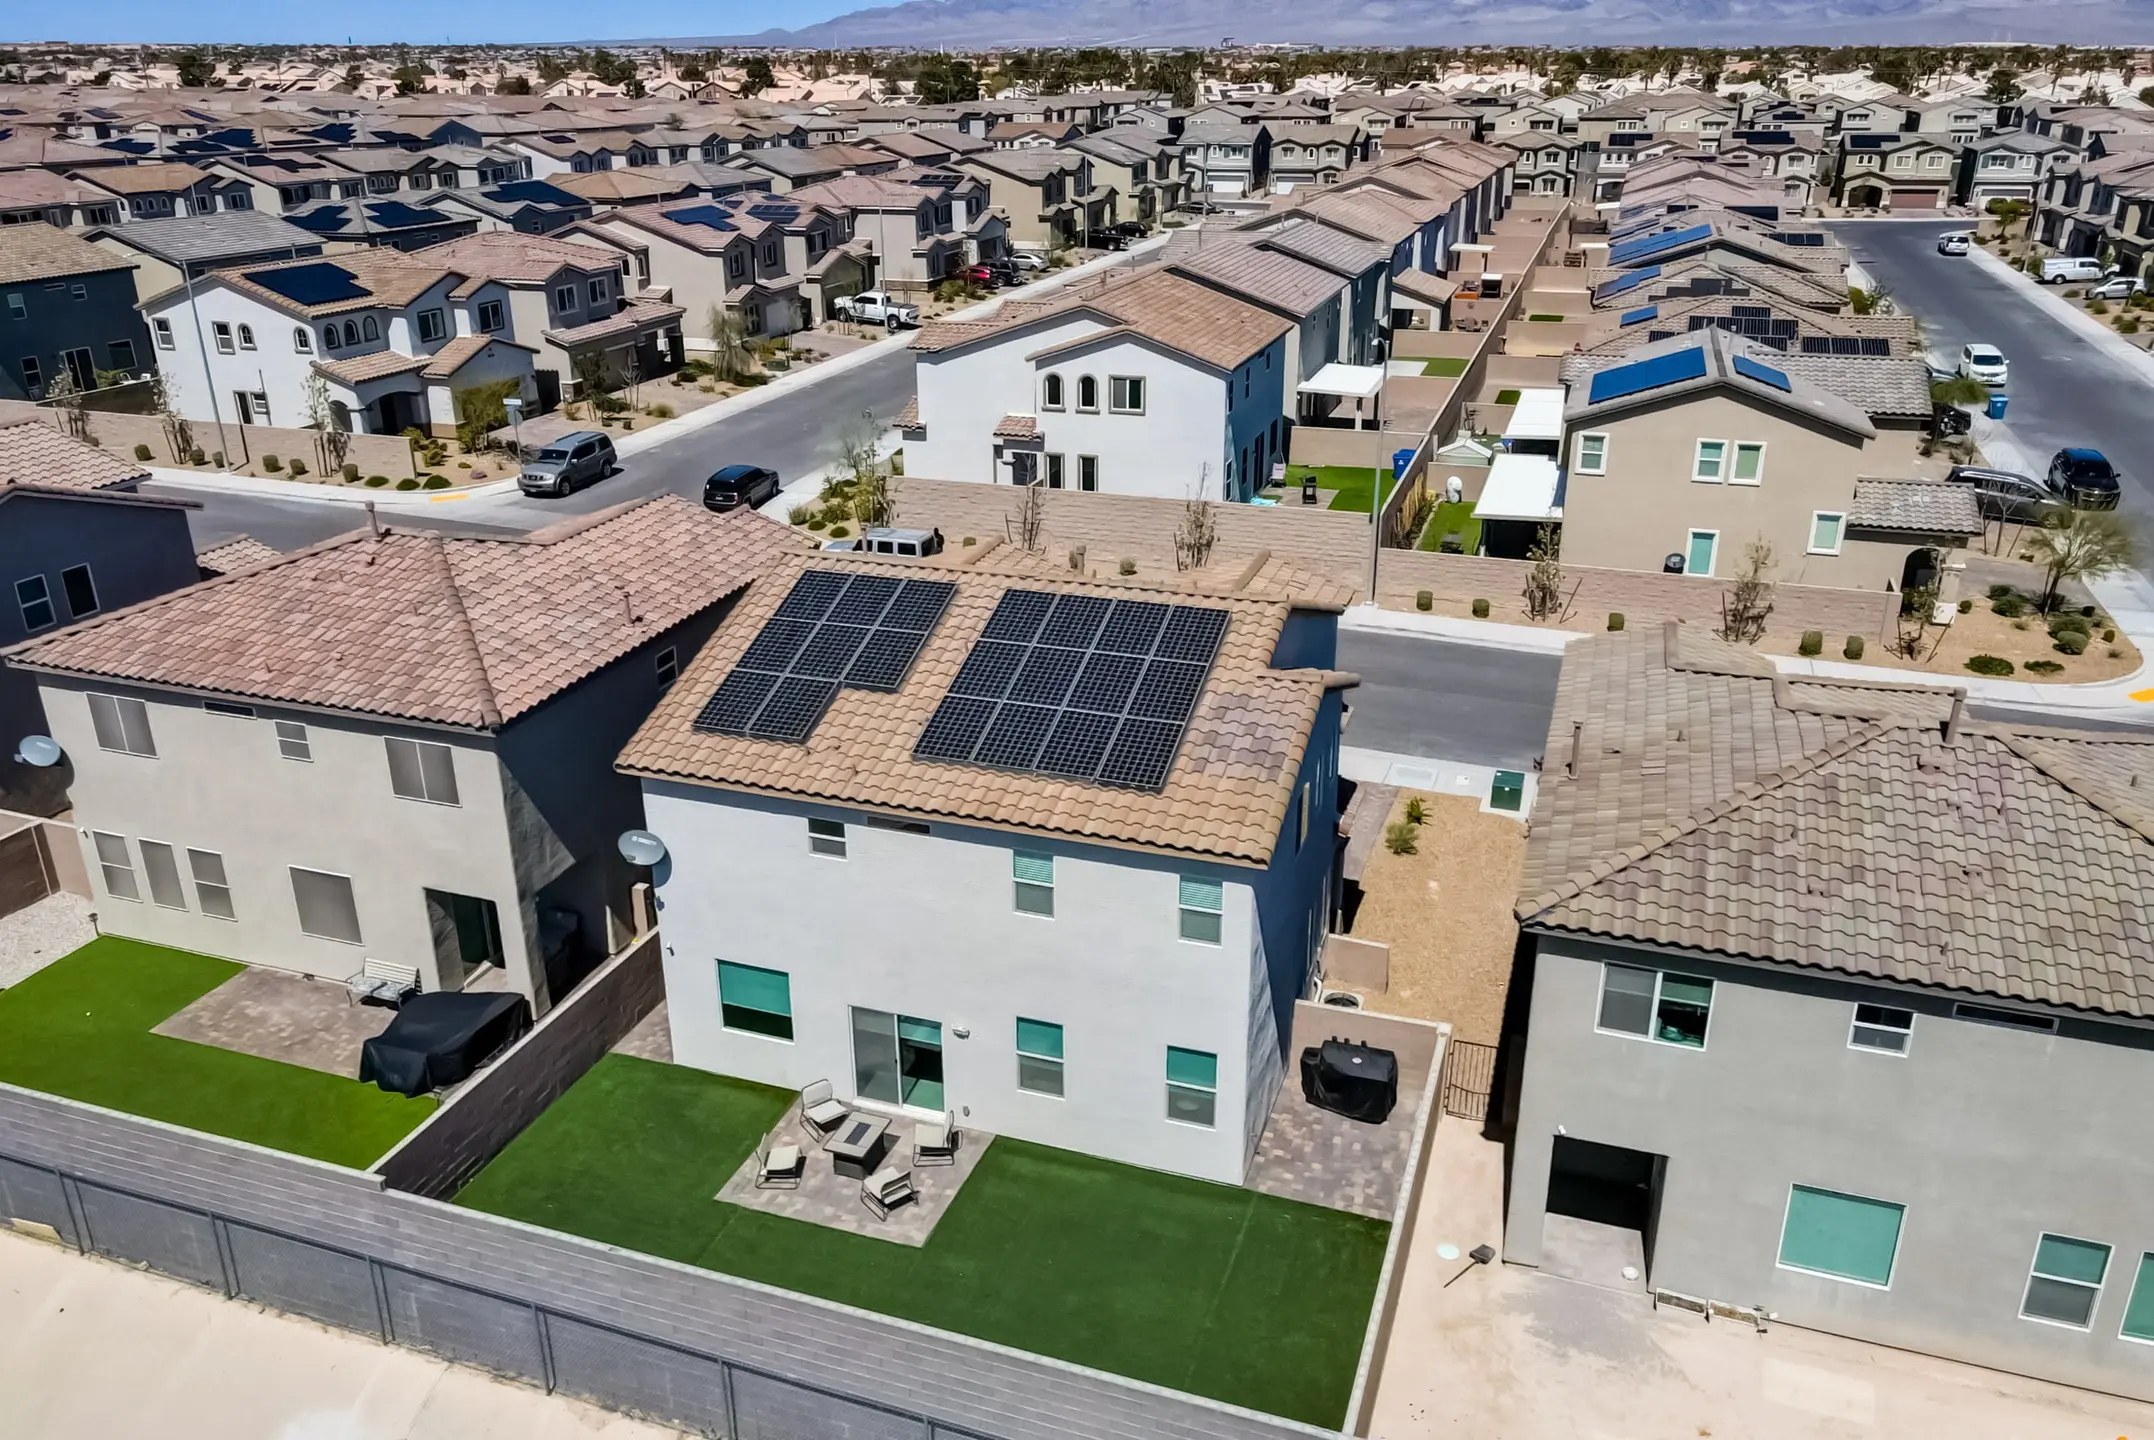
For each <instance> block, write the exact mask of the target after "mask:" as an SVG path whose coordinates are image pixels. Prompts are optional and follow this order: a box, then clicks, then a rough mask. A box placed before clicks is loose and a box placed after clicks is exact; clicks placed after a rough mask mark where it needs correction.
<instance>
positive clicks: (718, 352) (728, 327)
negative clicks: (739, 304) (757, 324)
mask: <svg viewBox="0 0 2154 1440" xmlns="http://www.w3.org/2000/svg"><path fill="white" fill-rule="evenodd" d="M704 320H705V323H706V324H707V325H708V326H709V327H710V332H711V373H712V374H714V375H716V376H717V377H718V378H719V379H720V380H739V379H741V378H742V377H743V376H745V375H747V374H748V373H749V372H750V371H751V370H753V369H754V368H755V349H754V347H752V346H751V345H749V343H748V321H747V319H746V318H745V317H744V316H742V314H741V313H740V312H739V311H738V310H728V309H725V308H724V307H723V306H719V305H713V306H711V307H710V313H709V314H708V315H706V316H705V317H704Z"/></svg>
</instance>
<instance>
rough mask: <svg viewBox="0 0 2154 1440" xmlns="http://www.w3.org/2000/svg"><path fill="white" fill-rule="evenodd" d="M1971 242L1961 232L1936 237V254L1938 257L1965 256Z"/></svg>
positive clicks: (1963, 232)
mask: <svg viewBox="0 0 2154 1440" xmlns="http://www.w3.org/2000/svg"><path fill="white" fill-rule="evenodd" d="M1973 243H1974V242H1973V240H1972V239H1971V238H1970V237H1969V236H1968V235H1967V233H1966V232H1965V231H1963V230H1961V231H1954V232H1953V233H1952V234H1950V235H1940V236H1938V237H1937V253H1938V254H1940V255H1965V254H1966V253H1967V251H1968V249H1969V248H1970V247H1971V246H1972V245H1973Z"/></svg>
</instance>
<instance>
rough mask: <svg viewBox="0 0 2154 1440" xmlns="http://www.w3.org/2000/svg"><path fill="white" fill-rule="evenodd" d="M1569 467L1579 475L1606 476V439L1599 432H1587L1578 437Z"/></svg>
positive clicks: (1604, 435) (1605, 436)
mask: <svg viewBox="0 0 2154 1440" xmlns="http://www.w3.org/2000/svg"><path fill="white" fill-rule="evenodd" d="M1571 466H1572V468H1573V469H1575V470H1576V471H1577V472H1578V473H1579V474H1581V475H1606V474H1607V473H1608V437H1607V435H1606V434H1604V433H1603V432H1601V431H1598V430H1588V431H1585V432H1583V433H1581V434H1580V435H1579V437H1578V444H1577V446H1576V448H1575V453H1574V455H1573V458H1572V462H1571Z"/></svg>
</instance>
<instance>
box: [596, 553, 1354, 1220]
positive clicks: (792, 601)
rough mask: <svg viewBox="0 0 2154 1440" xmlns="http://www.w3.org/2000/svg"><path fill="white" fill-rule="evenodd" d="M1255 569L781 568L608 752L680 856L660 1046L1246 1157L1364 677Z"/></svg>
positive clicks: (1302, 600)
mask: <svg viewBox="0 0 2154 1440" xmlns="http://www.w3.org/2000/svg"><path fill="white" fill-rule="evenodd" d="M1270 573H1271V575H1272V576H1273V578H1271V579H1266V578H1265V577H1264V574H1262V573H1260V575H1259V576H1258V577H1257V578H1255V579H1253V580H1251V581H1250V582H1248V583H1247V584H1245V585H1241V586H1240V587H1239V588H1235V586H1236V582H1238V581H1239V579H1240V577H1239V576H1237V577H1236V578H1235V580H1234V581H1223V582H1221V584H1220V586H1219V588H1218V589H1216V590H1208V591H1207V590H1200V589H1199V588H1198V586H1197V584H1196V583H1189V584H1183V585H1178V586H1170V585H1164V584H1149V585H1147V584H1140V583H1136V582H1130V583H1114V584H1110V583H1093V582H1078V583H1072V582H1065V581H1062V580H1058V579H1041V578H1039V576H1038V575H1037V573H1036V572H1025V571H1020V570H1015V569H1013V570H1012V571H1010V572H1009V573H1000V574H998V573H993V570H992V566H991V565H989V566H973V567H957V566H950V567H943V566H940V565H935V564H917V563H908V562H903V561H892V560H877V559H872V558H868V557H859V558H854V557H851V556H823V555H816V556H808V557H801V558H799V559H797V560H788V561H786V562H784V563H782V564H781V565H780V566H778V567H777V568H775V569H773V571H772V572H771V573H770V574H769V575H768V576H766V577H765V578H764V580H762V581H760V582H758V584H757V586H756V588H755V590H754V591H752V592H751V594H750V595H749V597H748V598H747V600H745V601H744V602H743V604H742V605H741V606H740V607H739V608H737V609H736V610H735V612H734V613H733V614H732V616H730V617H729V618H728V620H727V621H726V623H724V624H723V625H721V626H720V628H719V629H718V631H717V632H716V633H715V634H714V635H713V637H712V639H711V643H710V644H709V645H707V646H706V647H705V648H704V651H703V654H702V655H701V657H699V659H698V660H697V662H696V663H695V665H694V666H693V667H691V668H690V669H689V670H688V672H687V673H686V674H685V675H684V676H683V678H682V682H681V684H680V685H678V686H677V687H675V690H674V693H673V694H672V695H670V696H668V698H667V699H666V701H665V703H663V704H662V705H660V706H659V708H658V710H657V711H656V713H654V714H653V716H652V717H651V719H650V721H649V722H648V723H647V724H646V725H645V726H644V727H643V729H642V730H641V731H640V732H639V733H638V734H637V736H636V738H635V739H634V740H633V741H631V742H630V744H629V745H628V747H627V748H626V749H625V750H624V751H623V752H622V756H621V761H620V764H621V768H622V769H623V770H624V771H625V772H627V773H629V774H632V775H635V776H637V777H639V778H640V779H641V780H642V783H643V791H644V810H645V814H646V816H647V817H648V820H649V823H650V826H651V829H652V830H653V831H654V832H655V833H656V834H657V835H658V837H659V838H660V839H661V840H662V841H663V842H664V844H665V847H666V850H667V857H666V860H665V861H664V862H663V865H662V866H661V868H659V869H658V870H656V871H654V878H655V880H656V881H657V886H658V892H657V893H658V896H659V904H660V915H661V921H660V924H661V930H662V932H663V934H664V935H665V971H666V998H667V1007H668V1008H667V1014H668V1017H669V1023H670V1026H671V1031H672V1044H673V1057H674V1059H675V1061H676V1062H677V1063H680V1064H684V1065H693V1066H697V1067H700V1068H703V1069H706V1070H711V1071H716V1072H719V1073H723V1074H728V1075H738V1076H742V1077H745V1078H748V1079H752V1080H756V1081H760V1082H764V1083H767V1084H771V1085H779V1086H784V1087H786V1088H789V1089H798V1088H804V1087H807V1086H809V1085H812V1084H814V1083H815V1082H817V1081H825V1080H827V1081H829V1082H830V1084H831V1086H832V1088H833V1089H834V1090H835V1092H836V1094H837V1096H838V1098H840V1099H841V1100H843V1101H845V1102H846V1103H848V1104H850V1105H853V1106H856V1107H857V1108H861V1109H865V1110H869V1111H871V1112H878V1113H881V1114H884V1115H886V1116H889V1117H891V1118H893V1119H895V1120H905V1119H907V1118H908V1117H918V1116H927V1115H939V1114H943V1113H948V1114H950V1115H952V1116H953V1117H954V1118H955V1121H956V1124H957V1125H958V1127H959V1128H960V1129H961V1130H964V1129H971V1130H975V1131H984V1132H987V1133H990V1134H996V1135H1009V1136H1017V1137H1021V1138H1024V1139H1027V1140H1033V1141H1037V1142H1039V1143H1042V1144H1047V1145H1055V1146H1060V1147H1064V1148H1068V1149H1075V1150H1081V1151H1085V1152H1088V1153H1091V1154H1095V1155H1101V1156H1106V1157H1108V1158H1111V1159H1115V1160H1119V1161H1124V1162H1127V1163H1130V1164H1136V1165H1144V1166H1150V1167H1153V1168H1156V1169H1160V1170H1167V1171H1174V1172H1177V1173H1180V1174H1185V1175H1195V1176H1201V1177H1204V1178H1206V1179H1211V1180H1216V1181H1221V1182H1225V1183H1239V1182H1240V1181H1242V1180H1243V1179H1244V1177H1245V1174H1246V1170H1247V1166H1248V1164H1249V1161H1250V1157H1251V1155H1252V1153H1253V1151H1254V1149H1255V1146H1256V1144H1257V1142H1258V1140H1259V1139H1260V1138H1261V1136H1262V1133H1263V1128H1264V1123H1265V1118H1266V1115H1267V1113H1268V1111H1269V1108H1270V1106H1271V1103H1272V1101H1273V1099H1274V1097H1275V1096H1276V1095H1277V1093H1278V1089H1279V1086H1280V1085H1281V1084H1282V1082H1283V1079H1284V1074H1285V1069H1286V1064H1287V1056H1286V1045H1287V1041H1288V1038H1289V1036H1290V1034H1291V1020H1292V1010H1293V1005H1294V1002H1295V1000H1296V999H1298V998H1302V997H1305V996H1307V995H1308V994H1309V993H1310V991H1311V987H1312V985H1313V984H1314V983H1315V980H1316V966H1317V963H1318V954H1319V947H1320V946H1321V944H1322V939H1323V935H1324V932H1325V922H1326V918H1327V915H1328V906H1329V903H1330V894H1331V875H1332V857H1333V851H1334V837H1335V835H1336V832H1337V821H1338V801H1337V795H1338V754H1339V751H1338V746H1339V725H1340V715H1341V696H1342V692H1343V690H1344V689H1345V688H1346V687H1348V686H1350V685H1352V684H1353V683H1354V681H1353V677H1351V676H1347V675H1341V674H1338V673H1337V672H1335V671H1334V670H1332V669H1331V666H1332V665H1333V663H1334V655H1335V649H1336V643H1337V606H1336V603H1335V602H1330V601H1322V600H1318V599H1316V598H1314V592H1313V591H1310V590H1308V589H1302V590H1300V591H1298V592H1297V590H1296V589H1295V588H1293V586H1292V584H1291V582H1290V581H1287V580H1283V579H1281V578H1279V572H1278V569H1277V567H1274V570H1273V571H1272V572H1270ZM863 621H864V622H866V625H867V626H868V627H869V628H871V629H873V631H874V635H873V637H872V638H869V639H867V640H865V641H864V642H863V641H860V640H858V639H857V638H856V637H855V636H854V635H853V634H852V633H851V632H852V630H853V628H854V627H855V626H856V624H857V623H858V622H863ZM922 627H925V628H924V629H923V628H922ZM841 642H842V643H841ZM847 645H851V646H859V647H860V649H859V654H860V656H861V657H862V659H861V660H859V661H856V662H853V663H852V665H851V667H850V668H849V669H848V668H847V666H846V665H845V663H844V662H842V661H841V662H840V664H839V665H837V666H835V667H833V666H832V665H830V664H828V663H826V662H827V661H828V660H829V658H830V656H831V654H833V653H835V652H834V651H833V649H832V647H833V646H839V647H840V648H843V647H844V646H847ZM915 657H916V658H915ZM769 666H777V667H779V668H780V669H781V670H784V671H786V672H787V674H786V676H785V678H779V677H778V673H777V672H776V671H772V670H768V669H766V668H764V667H769ZM834 671H843V672H844V673H845V674H846V675H847V676H849V677H850V678H847V679H845V680H843V681H837V680H828V681H817V680H815V679H813V678H812V676H813V675H814V674H817V673H825V672H834ZM1013 683H1014V688H1010V687H1012V686H1013ZM870 685H872V686H873V687H874V688H865V687H867V686H870ZM1006 688H1007V689H1008V690H1009V693H1008V694H1002V692H1003V691H1004V690H1005V689H1006ZM993 695H1001V696H1002V698H1000V699H995V698H990V697H991V696H993ZM1019 696H1022V697H1023V698H1022V699H1019V698H1017V697H1019ZM766 697H768V698H766ZM1057 697H1059V698H1057ZM1034 702H1045V703H1034Z"/></svg>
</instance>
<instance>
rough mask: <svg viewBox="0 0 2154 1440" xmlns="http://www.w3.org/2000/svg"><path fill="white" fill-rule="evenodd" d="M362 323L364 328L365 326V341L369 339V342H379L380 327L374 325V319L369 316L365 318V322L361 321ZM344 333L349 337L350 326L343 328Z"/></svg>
mask: <svg viewBox="0 0 2154 1440" xmlns="http://www.w3.org/2000/svg"><path fill="white" fill-rule="evenodd" d="M362 323H364V324H365V326H366V338H367V339H369V340H379V339H381V327H380V326H379V325H376V324H375V323H374V317H373V316H371V315H369V316H367V317H366V319H365V320H364V321H363V322H362ZM344 333H345V334H346V335H350V334H351V327H350V326H346V327H345V329H344Z"/></svg>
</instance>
